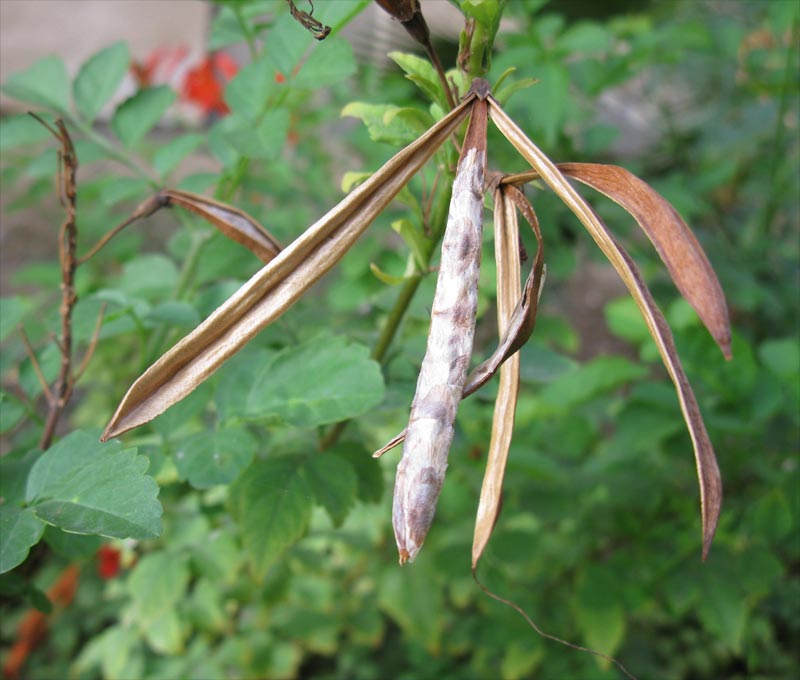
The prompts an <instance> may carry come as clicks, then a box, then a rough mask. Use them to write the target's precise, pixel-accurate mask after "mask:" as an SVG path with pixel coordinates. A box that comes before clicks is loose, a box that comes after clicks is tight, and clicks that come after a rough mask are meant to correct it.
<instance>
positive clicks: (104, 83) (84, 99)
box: [72, 42, 131, 123]
mask: <svg viewBox="0 0 800 680" xmlns="http://www.w3.org/2000/svg"><path fill="white" fill-rule="evenodd" d="M130 61H131V56H130V52H129V51H128V46H127V44H125V43H124V42H117V43H114V44H113V45H111V46H110V47H106V48H105V49H103V50H100V51H99V52H97V53H96V54H94V55H93V56H92V57H90V58H89V60H88V61H87V62H85V63H84V64H83V66H81V69H80V71H79V72H78V76H77V77H76V78H75V82H74V83H73V86H72V94H73V96H74V98H75V105H76V106H77V107H78V111H80V112H81V113H82V114H83V115H84V117H85V118H86V120H87V121H88V122H90V123H91V122H93V121H94V119H95V118H96V117H97V114H98V113H100V111H101V109H102V108H103V106H104V105H105V104H106V102H108V100H109V99H111V97H112V96H114V93H115V92H116V91H117V88H118V87H119V84H120V83H121V82H122V79H123V78H124V77H125V74H126V73H127V71H128V67H129V66H130Z"/></svg>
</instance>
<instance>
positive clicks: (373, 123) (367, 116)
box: [342, 102, 431, 146]
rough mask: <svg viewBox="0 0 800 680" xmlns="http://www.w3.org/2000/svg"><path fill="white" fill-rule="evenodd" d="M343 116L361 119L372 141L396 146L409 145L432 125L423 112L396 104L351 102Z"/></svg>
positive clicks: (344, 109)
mask: <svg viewBox="0 0 800 680" xmlns="http://www.w3.org/2000/svg"><path fill="white" fill-rule="evenodd" d="M342 115H343V116H353V117H354V118H359V119H361V121H362V122H363V123H364V125H366V126H367V131H368V132H369V136H370V139H372V141H374V142H387V143H389V144H392V145H394V146H400V145H402V144H408V143H409V142H411V141H413V140H414V139H416V138H417V137H419V135H420V134H421V133H422V132H424V131H425V130H427V129H428V127H429V126H430V124H431V119H430V117H429V116H428V115H427V114H425V113H423V112H422V111H420V110H418V109H412V108H400V107H398V106H395V105H394V104H366V103H364V102H351V103H350V104H348V105H347V106H345V107H344V108H343V109H342Z"/></svg>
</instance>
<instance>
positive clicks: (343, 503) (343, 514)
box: [303, 452, 358, 527]
mask: <svg viewBox="0 0 800 680" xmlns="http://www.w3.org/2000/svg"><path fill="white" fill-rule="evenodd" d="M303 474H304V475H305V478H306V481H307V482H308V485H309V486H310V487H311V490H312V491H313V492H314V495H315V496H316V497H317V502H319V504H320V505H322V507H324V508H325V510H326V511H327V513H328V515H329V516H330V518H331V521H332V522H333V524H334V526H337V527H339V526H341V525H342V524H343V523H344V520H345V519H346V518H347V513H348V512H349V511H350V508H351V507H352V506H353V502H354V501H355V497H356V488H357V486H358V480H357V478H356V473H355V471H354V470H353V467H352V466H351V465H350V463H348V462H347V461H346V460H345V459H344V458H341V457H339V456H337V455H336V454H335V453H331V452H325V453H321V454H318V455H314V456H311V457H310V458H309V459H308V460H307V461H306V464H305V465H304V466H303Z"/></svg>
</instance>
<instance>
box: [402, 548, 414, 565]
mask: <svg viewBox="0 0 800 680" xmlns="http://www.w3.org/2000/svg"><path fill="white" fill-rule="evenodd" d="M399 561H400V566H401V567H402V566H403V565H404V564H405V563H406V562H409V561H412V560H411V555H409V554H408V550H406V549H405V548H400V560H399Z"/></svg>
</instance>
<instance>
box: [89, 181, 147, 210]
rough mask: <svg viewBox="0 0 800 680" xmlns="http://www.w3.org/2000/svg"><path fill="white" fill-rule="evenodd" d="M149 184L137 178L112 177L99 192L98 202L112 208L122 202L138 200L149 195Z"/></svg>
mask: <svg viewBox="0 0 800 680" xmlns="http://www.w3.org/2000/svg"><path fill="white" fill-rule="evenodd" d="M150 191H151V189H150V184H149V183H148V182H147V180H144V179H141V178H139V177H114V178H113V179H111V180H110V181H109V182H108V183H107V184H105V185H104V186H103V188H102V189H101V190H100V202H101V203H102V204H103V205H105V206H113V205H116V204H117V203H122V202H123V201H129V200H131V199H138V200H139V201H141V200H142V199H143V198H144V196H146V195H147V194H148V193H150Z"/></svg>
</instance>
